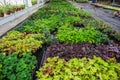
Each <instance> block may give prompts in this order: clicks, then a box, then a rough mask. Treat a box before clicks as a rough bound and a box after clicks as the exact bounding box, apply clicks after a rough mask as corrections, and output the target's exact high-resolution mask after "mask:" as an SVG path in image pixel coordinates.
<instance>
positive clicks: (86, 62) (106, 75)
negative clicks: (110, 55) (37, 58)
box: [36, 56, 120, 80]
mask: <svg viewBox="0 0 120 80" xmlns="http://www.w3.org/2000/svg"><path fill="white" fill-rule="evenodd" d="M119 67H120V64H119V63H116V62H115V60H114V59H110V60H107V61H106V62H105V61H104V60H102V59H101V58H99V57H96V56H94V58H93V59H88V58H82V59H77V58H73V59H71V60H69V61H68V62H66V61H65V60H64V59H60V58H58V57H54V58H48V59H47V60H46V61H45V63H44V66H43V67H42V68H41V69H39V71H37V72H36V73H37V77H38V78H37V79H38V80H119V79H120V75H119V73H120V69H119Z"/></svg>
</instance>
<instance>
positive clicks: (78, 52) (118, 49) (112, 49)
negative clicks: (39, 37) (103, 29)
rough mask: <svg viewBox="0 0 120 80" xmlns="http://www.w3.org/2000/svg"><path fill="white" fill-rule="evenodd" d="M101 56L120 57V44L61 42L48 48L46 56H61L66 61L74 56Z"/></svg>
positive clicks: (105, 58)
mask: <svg viewBox="0 0 120 80" xmlns="http://www.w3.org/2000/svg"><path fill="white" fill-rule="evenodd" d="M94 55H95V56H98V57H101V58H102V59H103V60H107V59H110V58H116V60H119V57H120V46H119V45H118V44H109V45H105V44H96V45H95V44H91V43H79V44H70V43H69V44H61V43H55V44H53V45H51V46H49V47H48V48H47V50H46V58H48V57H55V56H59V57H60V58H62V59H65V60H66V61H68V60H70V59H72V58H83V57H86V58H93V56H94Z"/></svg>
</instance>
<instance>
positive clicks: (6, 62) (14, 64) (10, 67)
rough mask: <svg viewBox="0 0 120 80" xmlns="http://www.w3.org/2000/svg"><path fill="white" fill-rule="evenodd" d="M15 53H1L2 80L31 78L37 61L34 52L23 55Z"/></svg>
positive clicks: (0, 73) (0, 78) (0, 76)
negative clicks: (19, 55)
mask: <svg viewBox="0 0 120 80" xmlns="http://www.w3.org/2000/svg"><path fill="white" fill-rule="evenodd" d="M17 55H18V54H16V53H13V54H11V55H8V56H7V55H6V54H2V53H0V64H2V67H1V65H0V80H31V79H32V76H31V74H32V72H33V69H34V68H35V64H36V63H37V61H36V57H35V56H33V55H32V53H26V54H25V55H23V56H22V57H18V56H17Z"/></svg>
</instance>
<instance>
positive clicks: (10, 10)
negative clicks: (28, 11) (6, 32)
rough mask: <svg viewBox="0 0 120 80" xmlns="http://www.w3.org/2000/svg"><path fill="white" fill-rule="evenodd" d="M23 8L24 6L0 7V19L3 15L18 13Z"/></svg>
mask: <svg viewBox="0 0 120 80" xmlns="http://www.w3.org/2000/svg"><path fill="white" fill-rule="evenodd" d="M24 8H25V5H10V4H8V5H2V6H0V17H3V16H4V15H5V14H6V15H10V14H12V13H15V12H17V11H20V10H22V9H24Z"/></svg>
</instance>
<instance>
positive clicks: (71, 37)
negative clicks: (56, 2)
mask: <svg viewBox="0 0 120 80" xmlns="http://www.w3.org/2000/svg"><path fill="white" fill-rule="evenodd" d="M57 39H58V40H59V41H60V42H65V43H85V42H89V43H104V42H108V41H109V38H108V37H107V35H104V34H102V33H101V32H99V31H97V30H95V29H94V28H92V27H86V28H80V29H77V28H72V27H69V26H66V25H65V26H63V27H61V28H60V29H59V30H58V33H57Z"/></svg>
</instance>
